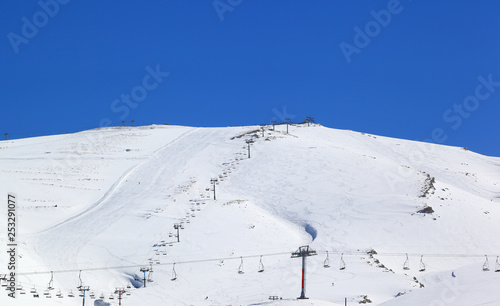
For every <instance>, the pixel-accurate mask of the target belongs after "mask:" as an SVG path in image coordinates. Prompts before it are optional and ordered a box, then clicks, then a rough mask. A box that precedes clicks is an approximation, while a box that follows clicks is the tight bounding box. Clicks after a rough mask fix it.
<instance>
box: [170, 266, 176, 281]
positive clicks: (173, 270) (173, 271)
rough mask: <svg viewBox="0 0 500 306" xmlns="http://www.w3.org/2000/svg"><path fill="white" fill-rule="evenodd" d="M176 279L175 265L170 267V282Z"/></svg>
mask: <svg viewBox="0 0 500 306" xmlns="http://www.w3.org/2000/svg"><path fill="white" fill-rule="evenodd" d="M176 279H177V273H176V272H175V263H174V264H173V265H172V278H171V279H170V280H171V281H174V280H176Z"/></svg>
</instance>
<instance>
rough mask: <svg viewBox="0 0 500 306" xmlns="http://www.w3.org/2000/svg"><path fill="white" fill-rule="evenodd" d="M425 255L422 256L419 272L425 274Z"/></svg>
mask: <svg viewBox="0 0 500 306" xmlns="http://www.w3.org/2000/svg"><path fill="white" fill-rule="evenodd" d="M423 257H424V255H421V256H420V269H419V270H418V271H419V272H424V271H425V263H424V261H423Z"/></svg>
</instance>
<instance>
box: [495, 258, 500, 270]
mask: <svg viewBox="0 0 500 306" xmlns="http://www.w3.org/2000/svg"><path fill="white" fill-rule="evenodd" d="M495 272H500V262H498V256H497V261H496V263H495Z"/></svg>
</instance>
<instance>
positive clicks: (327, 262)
mask: <svg viewBox="0 0 500 306" xmlns="http://www.w3.org/2000/svg"><path fill="white" fill-rule="evenodd" d="M323 268H330V258H329V257H328V251H326V258H325V261H324V262H323Z"/></svg>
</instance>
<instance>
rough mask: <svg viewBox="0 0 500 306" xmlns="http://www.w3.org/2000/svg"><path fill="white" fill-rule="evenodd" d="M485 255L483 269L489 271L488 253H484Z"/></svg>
mask: <svg viewBox="0 0 500 306" xmlns="http://www.w3.org/2000/svg"><path fill="white" fill-rule="evenodd" d="M484 257H486V261H485V262H484V264H483V271H489V270H490V264H489V262H488V255H484Z"/></svg>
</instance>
